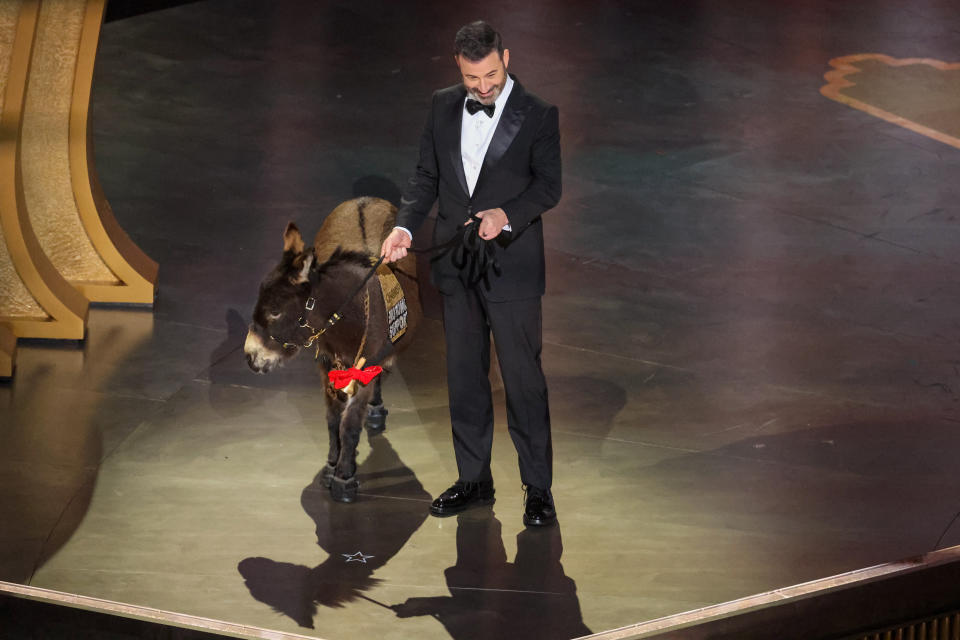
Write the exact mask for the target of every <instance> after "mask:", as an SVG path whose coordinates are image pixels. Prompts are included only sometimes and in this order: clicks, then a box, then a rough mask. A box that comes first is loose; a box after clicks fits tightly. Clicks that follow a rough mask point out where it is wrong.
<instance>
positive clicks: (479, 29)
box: [453, 20, 503, 62]
mask: <svg viewBox="0 0 960 640" xmlns="http://www.w3.org/2000/svg"><path fill="white" fill-rule="evenodd" d="M494 50H496V52H497V55H499V56H500V57H501V58H503V41H502V40H501V39H500V34H499V33H498V32H497V30H496V29H494V28H493V27H491V26H490V25H489V24H487V23H486V22H484V21H483V20H477V21H476V22H471V23H470V24H465V25H463V26H462V27H460V30H459V31H457V35H456V37H455V38H454V39H453V54H454V55H457V56H463V57H464V58H466V59H467V60H469V61H470V62H479V61H481V60H483V59H484V58H486V57H487V56H488V55H490V52H492V51H494Z"/></svg>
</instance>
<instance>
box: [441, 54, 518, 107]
mask: <svg viewBox="0 0 960 640" xmlns="http://www.w3.org/2000/svg"><path fill="white" fill-rule="evenodd" d="M454 59H455V60H456V61H457V66H458V67H460V75H462V76H463V86H464V87H466V89H467V93H468V94H469V95H470V97H471V98H473V99H474V100H478V101H479V102H480V103H481V104H493V103H494V101H495V100H496V99H497V96H499V95H500V92H501V91H503V87H504V86H505V85H506V84H507V64H508V63H509V62H510V51H509V50H508V49H504V50H503V59H502V60H501V59H500V56H499V55H498V54H497V52H496V51H491V52H490V55H488V56H487V57H486V58H484V59H483V60H480V61H479V62H471V61H470V60H467V59H466V58H464V57H463V56H454Z"/></svg>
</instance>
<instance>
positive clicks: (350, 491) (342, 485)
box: [330, 476, 360, 502]
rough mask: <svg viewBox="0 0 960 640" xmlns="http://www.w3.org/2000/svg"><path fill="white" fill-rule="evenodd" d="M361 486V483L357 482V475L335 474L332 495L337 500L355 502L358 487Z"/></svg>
mask: <svg viewBox="0 0 960 640" xmlns="http://www.w3.org/2000/svg"><path fill="white" fill-rule="evenodd" d="M359 487H360V483H359V482H357V477H356V476H352V477H350V478H337V477H336V476H334V477H333V478H331V483H330V497H331V498H333V499H334V500H336V501H337V502H353V501H355V500H356V499H357V489H358V488H359Z"/></svg>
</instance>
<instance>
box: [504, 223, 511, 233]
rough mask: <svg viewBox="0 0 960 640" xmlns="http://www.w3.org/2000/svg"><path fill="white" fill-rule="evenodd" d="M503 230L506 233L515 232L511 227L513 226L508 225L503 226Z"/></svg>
mask: <svg viewBox="0 0 960 640" xmlns="http://www.w3.org/2000/svg"><path fill="white" fill-rule="evenodd" d="M503 230H504V231H510V232H512V231H513V227H511V226H510V225H508V224H505V225H503Z"/></svg>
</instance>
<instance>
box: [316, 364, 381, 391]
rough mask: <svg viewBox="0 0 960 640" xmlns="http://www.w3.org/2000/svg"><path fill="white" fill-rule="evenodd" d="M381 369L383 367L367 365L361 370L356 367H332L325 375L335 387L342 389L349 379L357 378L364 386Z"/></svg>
mask: <svg viewBox="0 0 960 640" xmlns="http://www.w3.org/2000/svg"><path fill="white" fill-rule="evenodd" d="M382 371H383V367H367V368H366V369H364V370H363V371H361V370H360V369H357V368H356V367H350V368H349V369H346V370H343V369H334V370H333V371H331V372H330V373H328V374H327V375H328V376H329V377H330V382H332V383H333V387H334V388H335V389H343V388H344V387H346V386H347V385H348V384H350V381H351V380H358V381H359V382H360V384H362V385H364V386H366V385H368V384H370V382H372V381H373V379H374V378H376V377H377V376H378V375H380V373H381V372H382Z"/></svg>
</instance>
